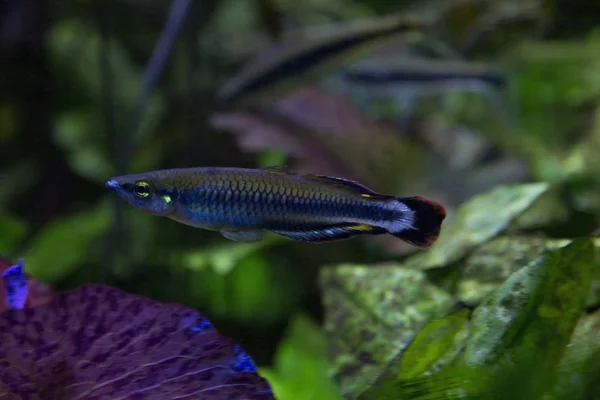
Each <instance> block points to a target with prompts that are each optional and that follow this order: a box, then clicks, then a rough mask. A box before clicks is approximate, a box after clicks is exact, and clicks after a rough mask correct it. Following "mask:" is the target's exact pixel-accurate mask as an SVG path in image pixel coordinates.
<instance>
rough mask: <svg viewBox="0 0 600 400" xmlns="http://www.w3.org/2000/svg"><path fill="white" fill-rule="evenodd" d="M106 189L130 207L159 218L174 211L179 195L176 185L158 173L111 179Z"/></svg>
mask: <svg viewBox="0 0 600 400" xmlns="http://www.w3.org/2000/svg"><path fill="white" fill-rule="evenodd" d="M106 187H107V188H109V189H111V190H112V191H114V192H115V193H116V194H117V195H118V196H119V197H121V198H122V199H123V200H125V201H127V202H128V203H129V204H131V205H132V206H134V207H136V208H139V209H142V210H144V211H145V212H147V213H150V214H153V215H159V216H167V215H169V214H171V213H172V212H173V211H174V209H175V205H176V203H177V198H178V194H179V193H178V190H177V187H176V185H173V184H172V183H171V182H170V180H169V179H168V177H165V176H162V175H161V174H160V173H159V172H146V173H143V174H131V175H122V176H117V177H113V178H111V179H110V180H108V181H107V182H106Z"/></svg>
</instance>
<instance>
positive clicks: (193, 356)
mask: <svg viewBox="0 0 600 400" xmlns="http://www.w3.org/2000/svg"><path fill="white" fill-rule="evenodd" d="M0 343H1V345H0V399H3V398H21V399H33V398H36V399H38V398H42V399H49V400H52V399H67V400H71V399H73V400H74V399H84V398H85V399H88V400H99V399H111V400H116V399H207V400H209V399H227V400H236V399H245V400H262V399H274V397H273V395H272V393H271V388H270V386H269V384H268V383H267V381H266V380H265V379H263V378H261V377H260V376H259V375H258V374H257V373H256V366H255V365H254V362H253V361H252V359H251V358H250V356H248V355H247V354H246V353H245V352H244V351H243V349H242V348H241V347H240V346H239V345H238V344H236V343H235V342H234V341H233V340H231V339H227V338H225V337H223V336H221V335H220V334H219V332H217V330H216V329H215V328H214V327H213V326H212V325H211V324H210V322H209V321H208V320H207V319H206V318H205V317H204V316H203V315H202V314H200V313H198V312H197V311H194V310H193V309H191V308H188V307H184V306H181V305H178V304H164V303H159V302H156V301H153V300H151V299H148V298H145V297H141V296H136V295H131V294H127V293H125V292H123V291H121V290H118V289H114V288H110V287H108V286H103V285H84V286H82V287H80V288H79V289H76V290H73V291H70V292H65V293H61V294H57V295H56V296H55V297H54V298H53V299H52V300H51V301H50V302H48V303H46V304H43V305H40V306H37V307H35V308H29V309H27V308H26V309H21V310H14V309H13V310H8V311H5V312H4V313H2V314H0Z"/></svg>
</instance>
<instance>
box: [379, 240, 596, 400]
mask: <svg viewBox="0 0 600 400" xmlns="http://www.w3.org/2000/svg"><path fill="white" fill-rule="evenodd" d="M594 255H595V251H594V248H593V246H592V243H591V241H590V240H589V239H580V240H576V241H574V242H573V243H571V244H570V245H568V246H566V247H562V248H560V249H557V250H554V251H550V252H548V253H545V254H544V255H542V256H540V257H538V258H537V259H536V260H535V261H534V262H532V263H531V264H530V265H528V266H526V267H524V268H521V269H519V270H518V271H517V272H515V273H513V274H512V275H511V276H510V277H509V278H508V279H507V280H506V282H505V283H504V285H502V286H501V287H500V288H499V289H498V290H497V291H496V292H495V293H494V294H493V295H492V296H490V297H488V298H487V299H486V301H485V302H484V303H483V304H481V305H480V306H479V307H478V308H477V309H476V310H475V311H474V313H473V318H472V320H471V327H472V328H471V330H470V332H471V333H470V335H469V337H468V338H467V341H466V346H465V348H464V350H463V351H462V352H461V355H460V357H458V358H457V359H456V360H455V361H454V362H452V363H451V364H449V365H448V366H446V367H445V368H443V369H442V370H441V371H439V372H437V373H434V374H432V375H428V376H420V377H417V378H415V379H409V380H398V381H397V382H396V383H395V385H393V386H392V387H391V388H390V387H387V388H386V389H387V390H386V391H385V392H383V393H380V394H379V396H378V397H371V398H377V400H385V399H390V400H391V399H405V398H406V399H411V400H426V399H432V400H433V399H464V398H468V399H481V400H484V399H485V400H492V399H509V398H510V399H540V398H541V396H542V395H544V394H545V393H546V392H547V391H549V390H552V386H553V382H556V374H557V367H558V364H559V362H560V360H561V357H562V356H563V353H564V352H565V349H566V348H567V344H568V343H569V338H570V337H571V334H572V332H573V329H574V328H575V326H576V324H577V321H578V319H579V318H580V316H581V314H582V312H583V309H584V304H585V300H586V297H587V293H588V290H589V287H590V282H591V276H592V268H593V266H594V262H595V261H594ZM567 354H568V353H567Z"/></svg>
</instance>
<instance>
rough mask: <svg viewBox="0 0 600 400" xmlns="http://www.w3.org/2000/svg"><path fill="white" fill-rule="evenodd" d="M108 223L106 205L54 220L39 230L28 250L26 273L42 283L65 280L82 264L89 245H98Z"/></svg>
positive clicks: (108, 210)
mask: <svg viewBox="0 0 600 400" xmlns="http://www.w3.org/2000/svg"><path fill="white" fill-rule="evenodd" d="M109 223H110V208H109V203H108V202H106V201H102V202H101V203H100V204H99V205H98V206H97V207H96V208H95V209H93V210H90V211H86V212H80V213H75V214H73V215H70V216H68V217H62V218H57V219H55V220H53V221H52V222H50V223H49V224H48V225H46V226H45V227H43V228H42V230H41V231H40V233H39V234H38V235H37V236H36V237H35V238H34V239H33V241H32V242H31V244H30V245H29V247H28V250H29V252H27V253H26V254H25V255H24V256H25V257H26V258H27V263H26V265H25V266H26V268H27V273H29V274H31V275H32V276H34V277H36V278H37V279H39V280H41V281H44V282H55V281H57V280H59V279H61V278H64V277H65V276H66V275H67V274H69V273H70V272H71V271H72V270H73V268H75V267H76V266H77V265H79V264H82V263H85V262H86V260H87V258H88V255H89V248H90V246H91V245H98V243H99V242H100V239H101V237H102V235H103V234H104V233H106V231H107V229H108V227H109Z"/></svg>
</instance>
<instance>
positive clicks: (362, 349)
mask: <svg viewBox="0 0 600 400" xmlns="http://www.w3.org/2000/svg"><path fill="white" fill-rule="evenodd" d="M320 284H321V288H322V292H323V294H324V307H325V332H326V334H327V336H328V344H329V346H328V347H329V354H330V360H331V363H332V369H333V374H334V378H335V379H336V381H337V382H338V385H339V386H340V389H341V394H342V395H343V396H344V398H348V399H355V398H357V397H358V396H359V395H360V394H361V393H362V392H364V391H365V390H366V389H367V388H368V387H369V386H370V385H371V384H372V383H373V382H374V381H375V380H376V379H377V378H378V377H379V376H380V375H381V374H382V373H383V372H384V368H385V366H386V365H387V364H388V363H389V362H390V361H392V360H393V359H394V357H396V356H397V355H398V354H399V353H400V352H401V351H402V350H403V349H404V348H406V346H407V345H408V344H409V343H410V342H411V340H412V339H413V338H414V336H415V335H416V334H417V333H418V332H419V330H420V329H421V328H422V327H423V326H424V325H425V324H426V323H427V322H428V321H430V320H431V319H434V318H439V317H442V316H443V315H444V314H446V313H447V312H448V311H450V309H451V308H452V306H453V304H454V301H453V300H452V298H451V297H450V295H449V294H448V293H446V292H445V291H443V290H441V289H439V288H437V287H436V286H434V285H433V284H431V283H430V282H429V281H428V280H427V278H426V275H425V273H423V272H421V271H416V270H413V269H407V268H403V267H401V266H399V265H396V264H391V265H379V266H363V265H351V264H350V265H340V266H337V267H330V268H325V269H324V270H323V271H322V273H321V282H320Z"/></svg>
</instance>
